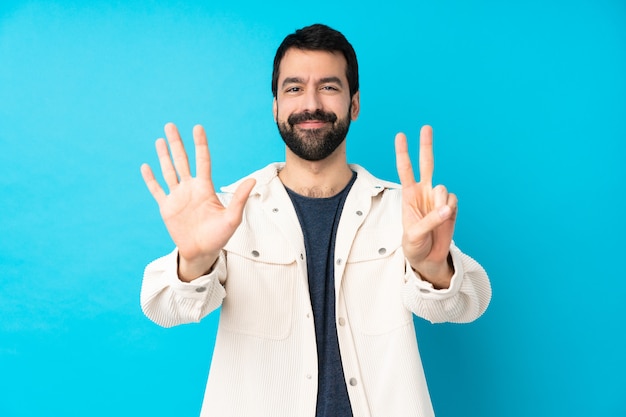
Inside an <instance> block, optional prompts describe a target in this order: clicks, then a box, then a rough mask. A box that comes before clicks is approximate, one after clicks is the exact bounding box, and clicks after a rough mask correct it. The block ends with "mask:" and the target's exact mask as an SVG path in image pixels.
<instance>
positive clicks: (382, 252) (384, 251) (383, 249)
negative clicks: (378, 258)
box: [378, 248, 387, 255]
mask: <svg viewBox="0 0 626 417" xmlns="http://www.w3.org/2000/svg"><path fill="white" fill-rule="evenodd" d="M385 253H387V249H385V248H380V249H378V254H379V255H384V254H385Z"/></svg>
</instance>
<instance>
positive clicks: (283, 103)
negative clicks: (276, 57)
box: [273, 48, 359, 161]
mask: <svg viewBox="0 0 626 417" xmlns="http://www.w3.org/2000/svg"><path fill="white" fill-rule="evenodd" d="M346 65H347V64H346V60H345V58H344V57H343V55H341V54H340V53H331V52H325V51H303V50H300V49H295V48H292V49H289V50H288V51H287V52H286V53H285V56H284V57H283V59H282V61H281V63H280V69H279V77H278V91H277V93H276V98H275V99H274V108H273V109H274V120H275V121H276V124H277V125H278V130H279V132H280V135H281V136H282V138H283V140H284V141H285V144H286V145H287V147H288V148H289V150H290V151H291V152H293V153H294V154H295V155H296V156H298V157H299V158H302V159H305V160H307V161H319V160H322V159H325V158H326V157H328V156H329V155H331V154H332V153H333V152H334V151H335V150H336V149H337V148H338V147H339V145H341V144H342V143H343V141H344V140H345V138H346V135H347V133H348V128H349V127H350V121H351V120H355V119H356V117H357V116H358V113H359V93H358V92H357V93H356V94H355V95H354V96H353V97H352V98H350V89H349V87H348V79H347V77H346Z"/></svg>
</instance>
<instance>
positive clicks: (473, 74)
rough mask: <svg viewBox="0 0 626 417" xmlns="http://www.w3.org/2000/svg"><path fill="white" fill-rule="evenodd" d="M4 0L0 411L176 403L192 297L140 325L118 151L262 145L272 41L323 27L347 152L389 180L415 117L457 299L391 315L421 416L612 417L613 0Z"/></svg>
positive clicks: (257, 149)
mask: <svg viewBox="0 0 626 417" xmlns="http://www.w3.org/2000/svg"><path fill="white" fill-rule="evenodd" d="M335 3H336V2H335V1H328V2H327V1H323V0H322V1H319V2H313V3H311V2H304V3H302V2H301V3H294V2H283V1H281V2H274V3H267V2H260V1H259V2H256V1H255V2H252V1H251V2H246V3H240V2H236V1H230V0H228V1H227V0H223V1H205V2H202V3H200V2H198V3H194V4H184V3H183V2H171V1H165V0H164V1H153V2H148V1H146V2H124V1H118V2H108V3H105V2H102V1H90V2H87V1H85V2H84V4H83V2H79V1H66V2H63V1H11V0H9V1H6V0H4V1H3V2H2V3H1V5H0V212H1V216H0V416H3V417H22V416H28V417H30V416H64V417H72V416H84V415H89V416H110V415H117V416H143V415H152V416H169V415H178V416H195V415H197V413H198V411H199V408H200V403H201V400H202V394H203V390H204V384H205V381H206V376H207V371H208V369H209V366H210V358H211V353H212V344H213V340H214V334H215V328H216V324H217V319H218V317H217V315H216V314H215V315H212V316H210V317H209V318H208V319H206V320H205V321H203V322H202V323H201V324H197V325H188V326H181V327H179V328H174V329H169V330H165V329H161V328H159V327H157V326H156V325H154V324H153V323H151V322H149V321H148V320H147V319H146V318H145V317H144V316H143V315H142V313H141V310H140V308H139V289H140V284H141V278H142V271H143V267H144V266H145V264H146V263H147V262H149V261H150V260H151V259H153V258H155V257H157V256H159V255H161V254H164V253H166V252H168V251H169V250H170V249H171V245H172V243H171V241H170V239H169V237H168V235H167V233H166V231H165V229H164V227H163V226H162V223H161V220H160V217H159V214H158V209H157V207H156V204H155V203H154V201H153V200H152V198H151V196H150V195H149V193H148V192H147V190H146V189H145V187H144V184H143V182H142V180H141V176H140V174H139V165H140V164H141V163H142V162H149V163H151V164H152V165H154V166H156V157H155V155H154V151H153V141H154V139H156V138H157V137H159V136H161V135H162V127H163V125H164V124H165V123H166V122H168V121H174V122H176V123H177V124H178V125H179V126H180V128H181V131H182V132H183V133H184V134H185V136H184V137H185V138H186V140H187V143H191V136H190V132H191V128H192V126H193V125H194V124H195V123H202V124H203V125H205V127H206V129H207V131H208V134H209V137H210V146H211V150H212V154H213V159H214V177H215V181H216V183H217V184H222V185H224V184H227V183H229V182H231V181H233V180H235V179H237V178H238V177H240V176H242V175H244V174H245V173H247V172H249V171H251V170H252V169H256V168H259V167H261V166H262V165H264V164H265V163H266V162H269V161H274V160H280V159H282V158H283V149H282V141H281V140H280V138H279V137H278V135H277V132H276V128H275V126H274V124H273V121H272V116H271V100H272V97H271V93H270V75H271V63H272V59H273V54H274V51H275V49H276V47H277V46H278V44H279V43H280V41H281V40H282V38H283V36H285V35H286V34H287V33H290V32H292V31H293V30H294V29H296V28H298V27H301V26H304V25H307V24H310V23H313V22H318V21H320V22H324V23H327V24H329V25H331V26H334V27H336V28H337V29H339V30H341V31H343V32H344V33H345V34H346V36H347V37H348V39H350V40H351V41H352V43H353V45H354V46H355V48H356V50H357V53H358V55H359V58H360V63H361V74H362V75H361V76H362V78H361V94H362V95H361V98H362V112H361V116H360V119H359V120H358V121H357V122H356V123H355V124H354V125H353V127H352V129H351V132H350V135H349V157H350V160H351V161H353V162H359V163H361V164H362V165H365V166H366V167H368V168H369V169H370V170H371V171H372V172H373V173H375V174H377V175H379V176H383V177H386V178H388V179H391V180H396V179H397V175H396V172H395V166H394V152H393V137H394V134H395V133H396V132H397V131H400V130H402V131H405V132H406V133H407V134H408V135H409V139H410V140H411V141H412V148H413V151H414V152H415V154H417V147H416V143H417V139H418V131H419V127H420V126H421V125H422V124H424V123H429V124H432V125H433V126H434V129H435V156H436V162H437V164H436V171H435V173H436V178H435V180H436V181H438V182H441V183H444V184H446V185H447V186H448V187H449V188H450V189H451V190H452V191H454V192H456V193H457V194H458V196H459V199H460V214H459V220H458V227H457V231H456V236H455V239H456V241H457V243H458V244H459V246H461V247H462V248H463V249H464V251H465V252H467V253H468V254H470V255H472V256H474V257H475V258H477V259H478V260H480V261H481V263H482V264H483V265H484V266H485V267H486V269H487V270H488V272H489V273H490V276H491V279H492V283H493V291H494V293H493V301H492V304H491V306H490V309H489V310H488V311H487V313H486V314H485V315H484V316H483V317H482V318H481V319H480V320H478V321H477V322H475V323H473V324H471V325H466V326H459V325H436V326H434V325H430V324H428V323H425V322H423V321H421V320H416V327H417V330H418V332H419V339H420V347H421V351H422V354H423V359H424V362H425V367H426V371H427V377H428V379H429V382H430V388H431V393H432V397H433V401H434V404H435V408H436V410H437V412H438V416H439V417H453V416H469V417H473V416H477V417H485V416H487V417H489V416H494V417H495V416H498V417H500V416H511V417H514V416H534V417H537V416H546V417H547V416H562V415H563V416H564V415H567V416H624V415H626V395H624V394H625V392H626V353H625V352H626V343H625V342H624V338H623V336H622V333H623V332H624V330H625V328H626V307H625V303H624V297H625V296H626V280H625V279H624V272H623V264H624V260H625V259H626V257H625V256H624V252H625V249H626V247H625V245H624V239H623V237H624V235H625V233H626V227H625V226H626V221H625V220H624V197H625V194H626V184H625V182H626V181H625V180H626V169H625V168H624V163H623V159H624V158H625V157H626V145H625V142H626V75H625V74H626V4H625V3H624V2H623V1H619V0H613V1H611V0H588V1H578V0H573V1H539V0H529V1H525V2H515V3H513V2H509V3H507V4H504V2H499V1H484V2H466V1H461V0H458V1H454V0H448V1H422V0H419V1H408V0H406V1H398V2H393V1H391V2H382V3H380V2H379V3H373V4H372V5H367V2H365V3H363V2H360V1H359V2H357V1H354V2H346V3H341V4H335Z"/></svg>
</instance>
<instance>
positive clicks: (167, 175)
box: [141, 123, 254, 278]
mask: <svg viewBox="0 0 626 417" xmlns="http://www.w3.org/2000/svg"><path fill="white" fill-rule="evenodd" d="M165 134H166V137H167V143H166V141H165V140H164V139H162V138H161V139H157V141H156V144H155V146H156V151H157V155H158V157H159V163H160V165H161V172H162V174H163V178H164V179H165V182H166V184H167V186H168V188H169V194H166V192H165V191H164V190H163V188H162V187H161V185H160V184H159V182H158V181H157V180H156V179H155V176H154V173H153V172H152V169H151V168H150V166H148V165H147V164H144V165H142V167H141V173H142V176H143V179H144V181H145V183H146V186H147V187H148V189H149V190H150V193H151V194H152V196H153V197H154V199H155V200H156V201H157V203H158V205H159V209H160V212H161V217H162V218H163V222H164V223H165V226H166V227H167V230H168V232H169V233H170V236H171V238H172V240H173V241H174V243H175V244H176V246H177V247H178V253H179V256H180V259H181V266H182V263H186V264H187V265H191V266H193V268H190V270H189V273H190V274H191V275H198V274H201V273H202V272H205V271H206V270H208V269H209V268H210V267H211V265H212V264H213V262H214V261H215V259H217V257H218V255H219V251H220V250H221V249H222V248H223V247H224V245H226V243H227V242H228V240H229V239H230V237H231V236H232V235H233V233H235V230H236V229H237V227H238V226H239V224H240V223H241V218H242V213H243V208H244V205H245V203H246V199H247V197H248V195H249V194H250V191H251V190H252V187H253V186H254V180H251V179H250V180H246V181H244V182H243V183H242V184H241V185H240V186H239V188H238V189H237V191H236V192H235V195H234V196H233V199H232V202H231V203H230V204H229V205H228V207H224V205H223V204H222V203H221V202H220V200H219V198H218V197H217V194H216V193H215V188H214V186H213V182H212V179H211V157H210V153H209V147H208V144H207V139H206V133H205V131H204V129H203V128H202V126H199V125H198V126H195V127H194V129H193V137H194V144H195V153H196V176H195V177H192V176H191V172H190V169H189V160H188V157H187V154H186V152H185V148H184V146H183V143H182V140H181V138H180V135H179V133H178V130H177V128H176V126H175V125H174V124H172V123H168V124H167V125H165ZM168 143H169V149H170V150H171V155H170V152H169V151H168V146H167V144H168ZM187 275H188V274H187ZM194 278H195V277H194Z"/></svg>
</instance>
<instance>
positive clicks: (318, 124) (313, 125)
mask: <svg viewBox="0 0 626 417" xmlns="http://www.w3.org/2000/svg"><path fill="white" fill-rule="evenodd" d="M328 123H330V122H324V121H322V120H304V121H302V122H300V123H296V126H298V127H299V128H300V129H319V128H322V127H324V126H326V125H327V124H328Z"/></svg>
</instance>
